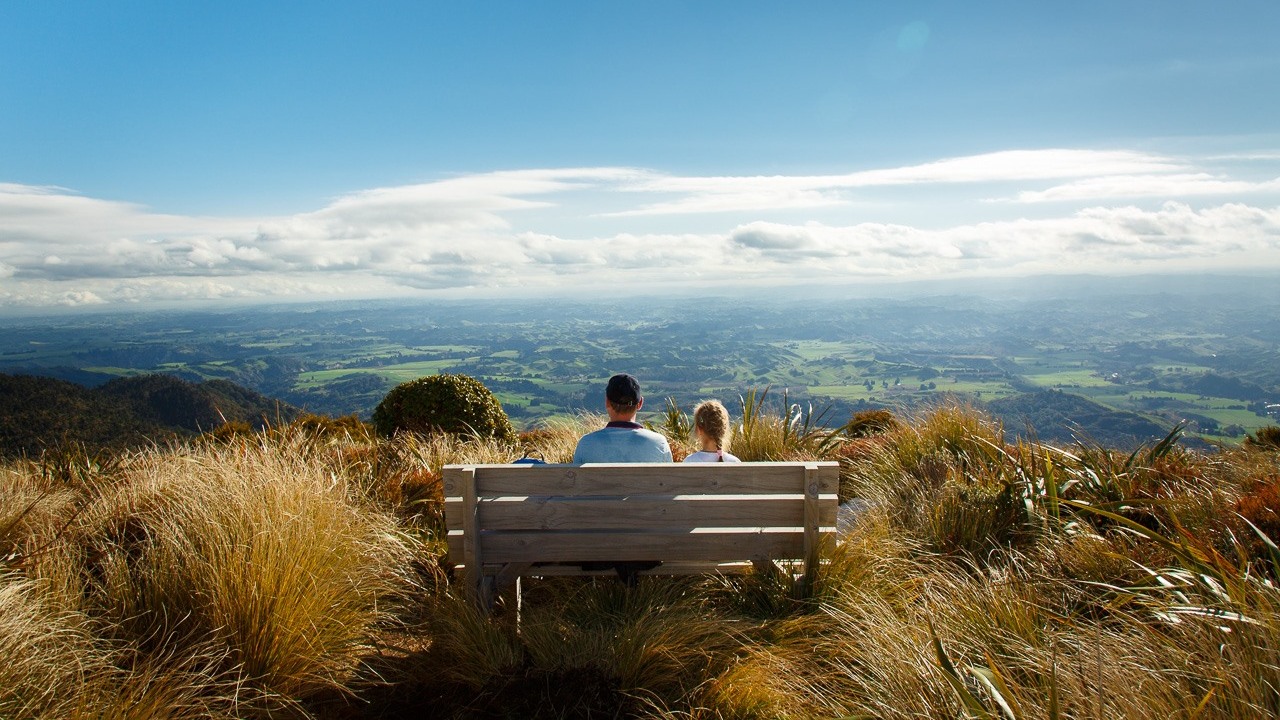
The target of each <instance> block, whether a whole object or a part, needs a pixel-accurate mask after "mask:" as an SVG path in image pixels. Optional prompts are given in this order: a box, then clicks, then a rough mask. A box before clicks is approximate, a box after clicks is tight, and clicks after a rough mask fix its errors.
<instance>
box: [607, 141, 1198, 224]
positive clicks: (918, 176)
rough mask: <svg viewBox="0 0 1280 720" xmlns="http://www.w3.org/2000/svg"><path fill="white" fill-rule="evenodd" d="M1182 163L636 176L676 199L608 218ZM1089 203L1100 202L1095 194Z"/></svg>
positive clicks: (1087, 161) (1138, 156)
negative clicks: (751, 174) (910, 187)
mask: <svg viewBox="0 0 1280 720" xmlns="http://www.w3.org/2000/svg"><path fill="white" fill-rule="evenodd" d="M1185 169H1186V166H1185V165H1184V164H1183V163H1182V162H1180V161H1177V160H1174V159H1171V158H1167V157H1163V156H1160V155H1151V154H1146V153H1137V152H1129V151H1097V150H1070V149H1048V150H1006V151H1002V152H993V153H987V154H983V155H971V156H967V157H959V158H949V159H945V160H939V161H936V162H931V163H924V164H921V165H911V166H907V167H900V168H889V169H884V170H867V171H863V172H855V173H848V174H844V175H817V176H773V177H667V176H660V175H653V176H649V177H645V176H635V177H633V178H631V180H632V183H631V184H630V185H627V186H624V187H623V188H621V189H623V190H630V191H633V192H652V193H672V194H677V195H681V196H682V197H677V198H675V199H672V200H668V201H664V202H660V203H652V204H648V205H643V206H641V207H638V208H633V209H630V210H624V211H620V212H614V213H607V214H605V215H606V216H609V217H634V216H641V215H668V214H690V213H707V212H734V211H750V210H761V209H766V208H769V209H795V208H819V207H824V206H831V205H840V204H847V203H849V202H850V198H849V195H848V193H849V192H850V191H856V190H858V189H864V188H876V187H881V188H884V187H890V188H891V187H903V186H909V185H935V184H959V183H991V182H1010V181H1028V180H1054V179H1061V178H1082V177H1103V178H1105V177H1111V176H1116V175H1127V176H1134V175H1138V174H1155V173H1167V172H1176V171H1180V170H1185ZM1091 197H1097V196H1096V195H1095V196H1091Z"/></svg>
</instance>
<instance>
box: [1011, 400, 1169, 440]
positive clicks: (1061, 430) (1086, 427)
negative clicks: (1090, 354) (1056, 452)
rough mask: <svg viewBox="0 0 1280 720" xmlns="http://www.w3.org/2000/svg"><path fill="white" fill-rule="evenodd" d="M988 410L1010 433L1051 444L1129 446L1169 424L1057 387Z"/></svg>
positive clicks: (1159, 432) (1159, 434)
mask: <svg viewBox="0 0 1280 720" xmlns="http://www.w3.org/2000/svg"><path fill="white" fill-rule="evenodd" d="M986 408H987V410H988V412H990V413H991V414H992V415H993V416H995V417H996V418H998V419H999V420H1000V421H1001V422H1003V423H1004V426H1005V429H1006V431H1007V432H1008V433H1010V434H1025V433H1026V431H1027V430H1028V428H1030V429H1031V431H1032V432H1034V433H1035V435H1036V437H1037V438H1038V439H1039V440H1041V441H1043V442H1046V443H1051V444H1058V445H1062V444H1071V443H1074V442H1075V441H1076V440H1077V439H1078V440H1083V441H1092V442H1096V443H1098V444H1101V445H1103V446H1106V447H1115V448H1124V449H1133V448H1135V447H1137V446H1138V445H1141V444H1143V443H1149V442H1153V441H1155V440H1159V439H1160V438H1162V437H1164V436H1165V435H1167V434H1168V433H1169V430H1170V429H1171V428H1167V427H1162V426H1161V425H1159V424H1157V423H1154V422H1152V421H1151V420H1148V419H1147V418H1145V417H1143V416H1141V415H1138V414H1137V413H1131V412H1124V411H1120V410H1112V409H1111V408H1109V407H1107V406H1105V405H1101V404H1099V403H1096V402H1094V401H1092V400H1089V399H1088V398H1084V397H1080V396H1079V395H1072V394H1070V393H1064V392H1062V391H1061V390H1041V391H1038V392H1032V393H1023V394H1020V395H1013V396H1011V397H1007V398H1001V399H1000V400H993V401H991V402H989V403H987V404H986Z"/></svg>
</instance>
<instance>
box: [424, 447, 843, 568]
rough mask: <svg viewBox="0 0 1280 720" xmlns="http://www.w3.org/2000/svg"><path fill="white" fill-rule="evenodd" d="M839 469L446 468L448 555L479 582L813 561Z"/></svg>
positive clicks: (830, 518)
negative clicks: (682, 565) (653, 564)
mask: <svg viewBox="0 0 1280 720" xmlns="http://www.w3.org/2000/svg"><path fill="white" fill-rule="evenodd" d="M838 483H839V468H838V465H837V463H834V462H764V463H754V462H753V463H634V464H587V465H450V466H446V467H445V468H444V488H445V496H446V498H445V516H446V520H447V524H448V529H449V558H450V560H451V561H452V562H454V563H455V564H461V565H464V566H466V568H467V574H468V575H469V576H471V577H473V578H477V577H479V576H480V574H483V573H486V572H496V570H493V568H497V567H501V566H504V565H511V564H516V565H519V564H526V563H566V562H567V563H572V562H602V561H603V562H608V561H615V562H621V561H652V560H659V561H663V562H686V561H692V562H708V563H724V562H734V561H754V562H759V561H762V560H805V561H807V563H806V564H807V565H811V564H812V563H813V562H816V556H817V548H818V544H819V542H820V539H821V536H822V535H823V534H830V533H834V531H835V524H836V505H837V500H836V490H837V486H838Z"/></svg>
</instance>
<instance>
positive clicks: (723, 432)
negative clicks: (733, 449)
mask: <svg viewBox="0 0 1280 720" xmlns="http://www.w3.org/2000/svg"><path fill="white" fill-rule="evenodd" d="M731 432H732V431H731V430H730V427H729V411H728V410H725V409H724V405H721V404H720V401H719V400H707V401H706V402H704V403H702V404H701V405H699V406H698V407H696V408H694V410H693V438H694V440H695V441H697V443H698V445H699V450H698V452H695V453H693V454H692V455H690V456H689V457H687V458H685V459H684V461H685V462H742V461H741V460H739V459H738V458H736V457H734V456H733V455H730V454H729V436H730V434H731Z"/></svg>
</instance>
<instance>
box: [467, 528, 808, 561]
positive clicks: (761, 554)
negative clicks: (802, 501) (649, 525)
mask: <svg viewBox="0 0 1280 720" xmlns="http://www.w3.org/2000/svg"><path fill="white" fill-rule="evenodd" d="M482 542H483V544H484V552H485V562H490V563H521V562H579V561H580V562H610V561H618V562H622V561H633V560H671V561H718V562H726V561H731V560H751V559H753V558H781V559H790V558H799V557H802V553H803V552H804V533H803V532H802V531H799V530H796V529H781V530H776V531H766V532H708V533H682V534H674V535H669V534H665V533H564V532H558V531H546V532H531V533H502V532H494V533H488V534H485V535H484V536H482Z"/></svg>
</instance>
